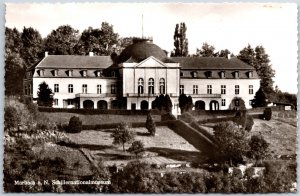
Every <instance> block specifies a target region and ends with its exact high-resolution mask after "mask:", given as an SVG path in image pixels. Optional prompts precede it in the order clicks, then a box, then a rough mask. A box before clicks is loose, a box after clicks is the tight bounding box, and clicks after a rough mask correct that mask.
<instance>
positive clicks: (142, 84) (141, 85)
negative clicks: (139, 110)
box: [138, 78, 144, 94]
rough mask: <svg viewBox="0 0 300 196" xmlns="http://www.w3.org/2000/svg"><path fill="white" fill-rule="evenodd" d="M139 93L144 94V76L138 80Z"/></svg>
mask: <svg viewBox="0 0 300 196" xmlns="http://www.w3.org/2000/svg"><path fill="white" fill-rule="evenodd" d="M138 93H139V94H144V79H143V78H139V81H138Z"/></svg>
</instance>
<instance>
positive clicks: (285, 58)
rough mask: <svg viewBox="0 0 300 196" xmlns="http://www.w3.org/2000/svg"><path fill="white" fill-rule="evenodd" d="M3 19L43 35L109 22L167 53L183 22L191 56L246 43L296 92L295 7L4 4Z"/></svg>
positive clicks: (123, 33) (233, 49)
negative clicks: (63, 28) (147, 38)
mask: <svg viewBox="0 0 300 196" xmlns="http://www.w3.org/2000/svg"><path fill="white" fill-rule="evenodd" d="M142 16H143V17H142ZM142 18H143V20H142ZM5 19H6V24H5V26H6V27H10V28H13V27H16V28H17V29H19V30H20V31H22V29H23V27H24V26H25V27H30V26H31V27H33V28H35V29H37V30H38V31H39V32H40V33H41V35H42V37H46V36H47V35H48V34H49V33H50V32H51V31H52V30H53V29H56V28H57V27H58V26H60V25H65V24H69V25H71V26H72V27H73V28H75V29H78V30H79V31H80V32H82V31H83V30H84V29H87V28H88V27H93V28H99V27H100V26H101V23H102V22H108V23H109V24H112V25H113V27H114V31H115V32H117V33H118V34H119V35H120V37H134V36H138V37H141V36H142V29H143V35H144V36H151V37H153V42H154V43H155V44H156V45H158V46H160V47H161V48H162V49H164V50H167V51H168V52H171V51H172V50H173V49H174V45H173V35H174V30H175V25H176V24H177V23H180V22H185V24H186V26H187V32H186V36H187V38H188V42H189V53H190V54H195V53H196V49H197V48H201V46H202V44H203V43H204V42H207V43H208V44H210V45H213V46H214V47H215V48H216V50H222V49H229V50H230V51H231V52H233V53H234V54H235V55H237V54H238V53H239V51H240V50H242V49H243V48H244V47H246V46H247V45H248V44H250V45H251V46H252V47H253V48H254V47H256V46H258V45H262V46H263V47H264V48H265V49H266V53H267V54H268V55H269V56H270V60H271V64H272V68H273V69H274V70H275V72H276V74H275V78H274V81H275V84H274V86H275V85H278V87H279V89H280V90H281V91H283V92H290V93H297V54H298V52H297V50H298V46H297V39H298V35H297V4H292V3H289V4H287V3H285V4H281V3H259V4H258V3H214V4H208V3H189V4H187V3H185V4H180V3H177V4H176V3H173V4H171V3H164V4H162V3H161V4H155V3H136V4H133V3H105V4H104V3H64V4H60V3H47V4H46V3H43V4H41V3H40V4H37V3H31V4H20V3H18V4H13V3H8V4H6V14H5ZM142 21H143V22H142ZM142 27H143V28H142Z"/></svg>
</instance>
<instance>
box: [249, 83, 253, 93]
mask: <svg viewBox="0 0 300 196" xmlns="http://www.w3.org/2000/svg"><path fill="white" fill-rule="evenodd" d="M249 94H250V95H252V94H253V85H249Z"/></svg>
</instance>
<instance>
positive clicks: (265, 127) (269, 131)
mask: <svg viewBox="0 0 300 196" xmlns="http://www.w3.org/2000/svg"><path fill="white" fill-rule="evenodd" d="M213 126H214V124H213V123H207V124H203V125H202V127H203V128H205V129H206V130H207V131H209V132H210V133H212V134H213V128H212V127H213ZM254 134H262V135H263V137H264V138H265V140H266V141H267V142H268V143H269V144H270V152H271V155H273V156H276V155H295V154H296V150H297V149H296V147H297V119H296V118H272V119H271V120H270V121H266V120H261V119H254V125H253V127H252V130H251V132H250V135H254Z"/></svg>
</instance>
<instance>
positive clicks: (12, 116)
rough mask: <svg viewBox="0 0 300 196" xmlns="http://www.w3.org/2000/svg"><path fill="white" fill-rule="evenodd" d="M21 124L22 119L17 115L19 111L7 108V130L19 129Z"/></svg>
mask: <svg viewBox="0 0 300 196" xmlns="http://www.w3.org/2000/svg"><path fill="white" fill-rule="evenodd" d="M20 122H21V119H20V116H19V115H18V113H17V109H16V108H15V107H13V106H7V107H5V113H4V126H5V129H11V128H17V126H18V124H19V123H20Z"/></svg>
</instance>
